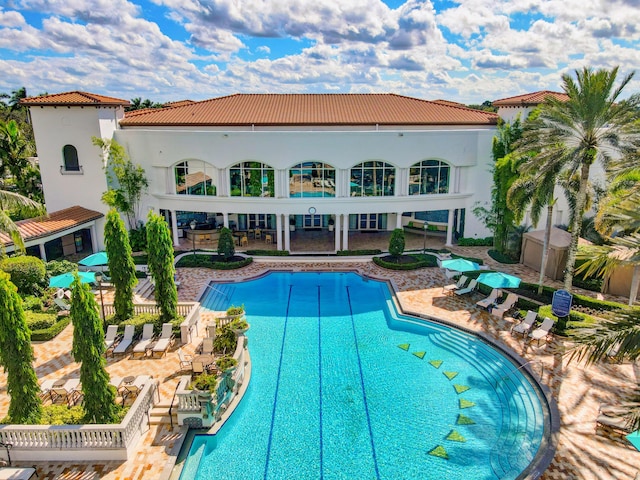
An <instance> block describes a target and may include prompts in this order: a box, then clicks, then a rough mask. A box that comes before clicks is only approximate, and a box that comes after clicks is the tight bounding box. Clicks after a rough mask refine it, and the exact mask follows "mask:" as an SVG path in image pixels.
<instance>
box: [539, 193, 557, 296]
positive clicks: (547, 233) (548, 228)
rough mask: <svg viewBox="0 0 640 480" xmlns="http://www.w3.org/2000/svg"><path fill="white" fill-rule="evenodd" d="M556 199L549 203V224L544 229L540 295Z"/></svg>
mask: <svg viewBox="0 0 640 480" xmlns="http://www.w3.org/2000/svg"><path fill="white" fill-rule="evenodd" d="M553 204H554V200H552V201H551V202H549V205H547V225H546V226H545V230H544V241H543V243H542V260H541V262H542V263H541V264H540V278H539V279H538V295H541V294H542V287H543V285H544V274H545V270H546V269H547V257H548V256H549V241H550V238H551V216H552V215H553Z"/></svg>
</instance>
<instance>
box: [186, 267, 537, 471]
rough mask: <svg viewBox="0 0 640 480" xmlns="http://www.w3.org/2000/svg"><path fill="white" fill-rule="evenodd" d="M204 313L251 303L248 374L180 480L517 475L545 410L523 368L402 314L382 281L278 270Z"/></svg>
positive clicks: (235, 287)
mask: <svg viewBox="0 0 640 480" xmlns="http://www.w3.org/2000/svg"><path fill="white" fill-rule="evenodd" d="M201 302H202V305H203V307H205V308H210V309H212V310H224V309H226V308H227V307H228V306H230V305H231V304H235V305H240V304H244V305H245V309H246V311H247V318H248V321H249V323H250V324H251V329H250V330H249V332H248V334H247V336H248V338H249V352H250V354H251V360H252V368H253V371H252V377H251V382H250V385H249V387H248V390H247V393H246V395H245V397H244V398H243V399H242V401H241V403H240V405H239V406H238V408H237V409H236V411H235V412H234V413H233V415H232V416H231V418H230V419H229V420H228V421H227V423H226V424H225V425H224V427H223V428H222V429H221V430H220V431H219V432H218V434H217V435H215V436H209V435H198V436H196V437H195V439H194V441H193V443H192V445H191V449H190V451H189V455H188V457H187V460H186V462H185V465H184V468H183V471H182V475H181V479H183V480H187V479H197V480H204V479H258V478H265V479H286V478H295V479H317V478H323V479H367V478H381V479H413V478H416V479H417V478H421V479H423V478H434V479H445V478H446V479H497V478H516V477H517V476H518V475H519V474H520V473H521V472H522V471H523V470H524V469H525V468H526V467H527V466H528V465H529V463H530V462H531V460H532V459H533V458H534V456H535V455H536V453H537V451H538V449H539V446H540V443H541V441H542V438H543V435H544V430H545V428H546V427H545V415H544V412H543V408H542V406H541V401H540V399H539V396H538V395H537V391H536V389H535V388H534V387H533V386H532V385H531V383H530V382H529V381H528V380H527V379H526V378H525V377H523V376H522V375H521V373H520V371H518V370H517V367H516V366H515V365H514V364H513V363H512V362H511V361H509V360H508V359H507V358H505V357H504V356H503V355H501V354H500V353H498V352H497V351H496V350H495V349H493V348H491V347H490V346H488V345H487V344H485V343H484V342H482V341H480V340H478V339H476V338H475V337H473V336H471V335H468V334H466V333H462V332H460V331H458V330H455V329H451V328H448V327H445V326H442V325H438V324H432V323H430V322H425V321H420V320H416V319H412V318H409V317H403V316H399V315H398V314H397V313H396V311H395V308H394V306H393V302H392V301H391V295H390V292H389V289H388V287H387V285H386V284H385V283H382V282H377V281H372V280H367V279H363V278H362V277H360V276H358V275H356V274H353V273H272V274H269V275H267V276H264V277H261V278H259V279H256V280H253V281H249V282H243V283H236V284H216V285H215V288H210V289H208V290H207V292H206V294H205V296H204V297H203V299H202V300H201Z"/></svg>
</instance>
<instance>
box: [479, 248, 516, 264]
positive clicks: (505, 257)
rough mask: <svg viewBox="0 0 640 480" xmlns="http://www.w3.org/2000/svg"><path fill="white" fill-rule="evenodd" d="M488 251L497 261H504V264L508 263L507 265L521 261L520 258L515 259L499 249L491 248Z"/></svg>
mask: <svg viewBox="0 0 640 480" xmlns="http://www.w3.org/2000/svg"><path fill="white" fill-rule="evenodd" d="M487 253H488V254H489V256H490V257H491V258H493V259H494V260H495V261H496V262H499V263H504V264H507V265H513V264H515V263H520V262H519V261H518V260H514V259H513V258H511V257H510V256H509V255H505V254H504V253H502V252H499V251H497V250H489V251H488V252H487Z"/></svg>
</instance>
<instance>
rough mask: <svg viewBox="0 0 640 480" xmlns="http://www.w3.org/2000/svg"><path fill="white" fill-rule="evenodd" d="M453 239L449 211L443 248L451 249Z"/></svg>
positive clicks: (450, 210)
mask: <svg viewBox="0 0 640 480" xmlns="http://www.w3.org/2000/svg"><path fill="white" fill-rule="evenodd" d="M452 238H453V209H452V208H451V209H449V218H448V219H447V241H446V242H445V246H447V247H451V246H452V244H451V240H452Z"/></svg>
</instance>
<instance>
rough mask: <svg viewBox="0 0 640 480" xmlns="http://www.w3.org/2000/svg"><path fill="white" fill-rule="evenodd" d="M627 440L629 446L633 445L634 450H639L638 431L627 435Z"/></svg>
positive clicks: (639, 432) (639, 437)
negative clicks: (629, 443)
mask: <svg viewBox="0 0 640 480" xmlns="http://www.w3.org/2000/svg"><path fill="white" fill-rule="evenodd" d="M627 440H629V442H631V445H633V446H634V447H635V448H636V450H640V430H636V431H635V432H632V433H630V434H629V435H627Z"/></svg>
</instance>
